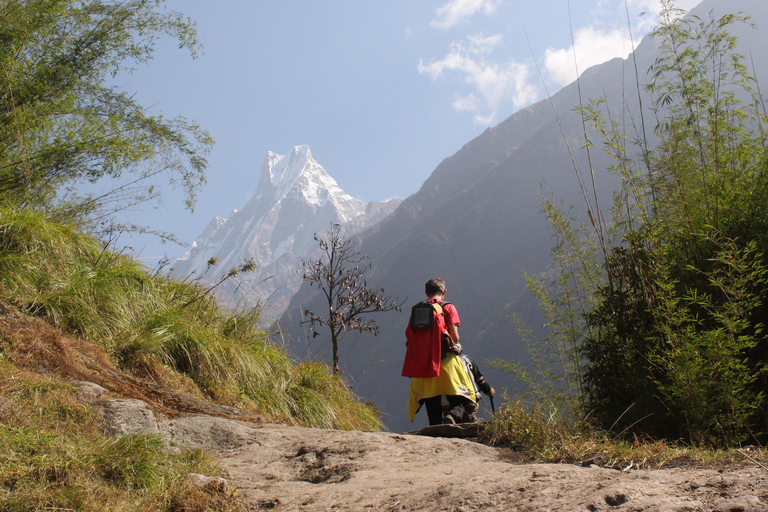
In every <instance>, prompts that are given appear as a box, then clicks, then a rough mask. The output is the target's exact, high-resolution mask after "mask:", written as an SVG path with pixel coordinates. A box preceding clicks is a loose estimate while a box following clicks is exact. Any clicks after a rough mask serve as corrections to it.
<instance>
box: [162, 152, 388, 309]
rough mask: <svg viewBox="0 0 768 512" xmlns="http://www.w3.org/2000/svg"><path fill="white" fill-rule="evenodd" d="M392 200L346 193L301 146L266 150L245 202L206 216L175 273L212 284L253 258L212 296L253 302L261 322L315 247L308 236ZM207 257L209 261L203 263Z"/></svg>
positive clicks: (383, 209)
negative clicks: (225, 213) (250, 267)
mask: <svg viewBox="0 0 768 512" xmlns="http://www.w3.org/2000/svg"><path fill="white" fill-rule="evenodd" d="M398 204H400V200H399V199H393V200H389V201H386V202H383V203H370V204H368V203H366V202H365V201H362V200H361V199H356V198H354V197H352V196H350V195H349V194H347V193H346V192H344V191H343V190H342V189H341V188H340V187H339V185H338V184H337V183H336V181H335V180H334V179H333V178H332V177H331V176H330V175H329V174H328V173H327V172H326V170H325V169H323V167H322V166H321V165H320V164H319V163H317V161H315V159H314V158H313V157H312V153H311V151H310V149H309V147H308V146H296V147H294V148H292V149H291V151H290V152H289V153H288V154H286V155H278V154H276V153H273V152H271V151H270V152H269V153H268V154H267V156H266V158H264V162H263V163H262V165H261V175H260V177H259V181H258V184H257V186H256V191H255V192H254V194H253V196H252V197H251V199H250V200H249V201H248V202H247V203H246V204H245V205H244V206H242V207H240V208H236V209H235V210H233V211H232V213H231V214H230V216H229V218H228V219H224V218H222V217H220V216H219V215H216V216H215V217H214V218H213V219H211V221H210V222H209V223H208V225H207V226H206V227H205V229H204V230H203V232H202V233H201V234H200V235H199V236H198V238H197V240H195V242H194V243H193V244H192V248H191V249H190V251H189V252H187V254H185V255H184V256H183V257H181V258H179V261H178V263H177V264H176V266H175V269H176V273H177V275H180V276H188V275H194V276H202V277H201V281H203V282H204V283H214V282H217V281H218V280H219V279H221V277H222V276H223V275H225V274H226V273H227V272H229V270H230V269H231V268H233V267H237V266H238V265H240V264H242V263H243V262H244V261H246V260H249V259H251V258H253V260H254V261H255V263H256V264H257V265H258V268H257V270H256V271H255V272H249V273H243V274H239V275H238V276H237V277H236V278H235V279H230V280H229V281H227V282H226V283H225V284H223V285H222V286H221V287H219V288H217V290H216V291H217V296H218V297H219V299H220V300H222V301H223V302H224V303H225V304H229V305H235V304H238V303H243V304H249V305H255V304H256V303H258V302H261V303H262V305H264V306H265V309H264V312H263V314H262V319H263V320H266V321H271V320H273V319H275V318H277V317H279V316H280V314H281V313H282V312H283V311H284V310H285V307H286V306H287V304H288V301H289V300H290V298H291V296H292V295H293V294H294V293H295V292H296V290H297V289H298V288H299V285H300V284H301V277H300V274H299V270H300V268H301V261H302V260H304V259H307V258H309V257H312V256H313V255H315V254H316V253H317V252H318V245H317V242H316V241H315V240H314V234H315V233H322V232H324V230H326V229H328V228H329V227H330V226H331V224H333V223H336V224H342V226H343V227H344V232H345V234H346V236H352V235H353V234H355V233H356V232H359V231H362V230H364V229H366V228H368V227H370V226H372V225H373V224H374V223H376V222H378V221H379V220H381V219H383V218H384V217H386V216H387V215H388V214H389V213H391V212H392V211H393V210H394V209H395V208H396V207H397V205H398ZM213 257H215V258H216V259H217V260H218V261H217V264H216V265H215V266H212V267H210V268H208V262H209V261H210V260H211V258H213ZM193 273H194V274H193Z"/></svg>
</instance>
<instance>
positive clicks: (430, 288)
mask: <svg viewBox="0 0 768 512" xmlns="http://www.w3.org/2000/svg"><path fill="white" fill-rule="evenodd" d="M424 292H425V293H426V294H427V297H434V296H435V295H438V294H441V293H444V292H445V281H443V280H442V279H440V278H438V277H433V278H432V279H430V280H429V281H427V284H425V285H424Z"/></svg>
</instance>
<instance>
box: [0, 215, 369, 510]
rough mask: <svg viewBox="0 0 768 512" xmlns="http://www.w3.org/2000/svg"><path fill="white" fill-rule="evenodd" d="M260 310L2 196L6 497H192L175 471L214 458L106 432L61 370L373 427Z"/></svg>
mask: <svg viewBox="0 0 768 512" xmlns="http://www.w3.org/2000/svg"><path fill="white" fill-rule="evenodd" d="M257 314H258V311H255V310H250V311H238V312H230V311H226V310H224V309H222V308H220V307H218V306H217V304H216V303H215V302H214V301H213V299H212V298H211V297H210V296H209V295H208V294H206V293H205V290H202V289H201V288H200V287H198V286H197V285H196V284H195V283H194V282H189V281H181V280H175V279H168V278H165V277H161V276H157V275H152V274H150V273H149V272H148V271H147V269H145V268H144V267H142V266H141V265H140V264H138V263H137V262H136V261H134V260H131V259H130V258H127V257H125V256H121V255H118V254H114V253H112V252H110V251H108V250H105V248H104V247H103V245H102V244H101V243H100V242H99V241H97V240H95V239H92V238H90V237H87V236H83V235H82V234H80V233H78V232H77V231H76V230H75V229H74V228H72V227H70V226H63V225H57V224H54V223H51V222H49V221H48V220H47V219H46V218H45V217H44V216H42V215H40V214H36V213H33V212H19V211H14V210H7V209H0V421H1V422H2V423H0V511H4V510H9V511H10V510H36V509H39V507H45V506H47V507H60V508H68V509H76V510H99V509H104V506H105V505H107V504H108V505H109V506H108V507H107V508H109V509H110V510H132V509H136V508H138V507H139V506H141V507H147V506H149V508H150V509H152V510H187V509H189V507H188V503H187V502H188V501H189V497H190V496H193V495H194V492H192V493H191V491H190V490H189V489H188V488H187V485H186V483H185V480H184V478H183V475H185V474H186V473H188V472H200V471H203V472H205V471H207V472H208V473H209V474H210V473H211V472H215V471H214V469H213V468H211V467H210V463H208V462H207V461H206V459H205V457H204V456H203V455H202V454H200V453H197V452H192V453H188V454H180V455H179V454H176V455H171V454H165V453H163V452H162V451H159V450H157V440H156V439H153V438H151V437H141V436H130V437H129V438H125V439H124V440H119V439H114V438H109V437H105V436H104V435H103V434H102V432H101V430H100V429H99V428H98V420H97V418H95V417H94V415H93V413H92V411H90V408H88V407H87V406H83V405H82V404H81V403H80V402H79V401H78V398H77V395H76V392H75V390H74V388H72V387H71V386H69V385H67V384H66V383H65V382H66V381H67V379H72V380H92V381H95V382H97V383H99V384H101V385H103V386H105V387H107V388H108V389H110V391H112V392H113V393H116V394H118V395H120V396H131V397H135V398H141V399H144V400H145V401H148V402H149V403H150V404H153V405H155V406H157V407H175V408H176V409H177V411H189V412H209V413H211V412H213V413H216V412H217V407H219V406H221V405H226V406H234V407H237V408H238V409H240V410H241V411H243V412H244V413H245V414H249V415H252V416H258V417H260V418H263V419H266V420H268V421H275V422H284V423H289V424H298V425H304V426H313V427H322V428H338V429H364V430H377V429H379V428H380V425H381V424H380V420H379V417H378V414H377V411H376V410H375V409H374V408H373V407H372V406H370V405H368V404H364V403H361V402H360V401H359V400H358V398H357V397H356V396H355V395H354V394H353V393H352V392H351V391H350V390H349V388H348V386H347V385H346V383H345V382H344V381H343V380H340V379H338V378H335V377H334V376H332V375H331V374H330V373H329V371H328V368H327V367H326V366H325V365H322V364H319V363H315V362H306V363H301V364H295V363H293V362H292V361H291V360H290V359H289V358H288V357H287V355H286V354H285V353H284V352H283V351H282V350H281V349H280V348H278V347H276V346H274V345H273V344H271V343H270V342H269V340H268V337H267V336H266V335H265V334H264V333H263V332H260V331H258V330H257V329H255V328H254V327H253V325H254V321H255V319H256V315H257ZM168 389H171V390H172V391H171V392H170V394H172V395H173V397H172V398H173V399H170V398H169V396H168V395H167V393H168V391H167V390H168ZM160 390H164V391H160ZM158 393H166V396H162V397H159V395H158ZM161 404H162V405H161ZM115 453H118V454H119V456H117V457H115V456H114V454H115ZM110 454H112V455H110ZM192 501H197V502H198V503H201V504H205V503H209V502H210V503H209V504H208V505H201V506H202V507H203V508H200V510H203V509H205V507H211V509H213V510H225V509H229V508H231V507H235V505H234V504H232V503H231V502H230V501H229V500H228V499H225V498H222V497H214V496H208V498H207V501H206V499H203V498H202V497H200V496H198V497H197V498H195V500H192ZM185 503H187V505H185ZM190 510H192V509H190Z"/></svg>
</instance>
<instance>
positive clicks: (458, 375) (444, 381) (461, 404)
mask: <svg viewBox="0 0 768 512" xmlns="http://www.w3.org/2000/svg"><path fill="white" fill-rule="evenodd" d="M424 292H425V293H426V295H427V302H430V303H438V304H439V305H440V306H441V309H442V318H443V320H444V331H443V333H441V334H442V339H443V340H444V342H443V350H442V356H441V357H440V361H439V369H438V370H437V375H435V376H429V377H417V376H414V374H411V373H410V372H409V369H410V368H413V367H415V366H417V362H416V361H412V360H409V357H414V356H412V355H409V354H421V352H417V351H414V350H413V349H414V347H413V346H412V347H410V349H409V351H408V352H407V353H406V361H405V363H404V366H403V375H405V376H411V377H412V378H411V390H410V397H409V400H408V412H409V415H410V419H411V421H413V418H414V416H415V414H416V412H417V411H418V410H419V409H420V408H421V406H422V405H424V407H425V408H426V410H427V417H428V418H429V424H430V425H437V424H440V423H449V424H453V423H459V422H462V421H467V418H469V417H471V416H472V415H473V414H474V413H475V412H476V411H477V397H476V390H475V389H474V386H473V383H472V378H471V376H469V375H468V374H467V371H466V369H465V368H464V365H463V363H462V362H461V359H460V358H459V357H458V355H459V354H460V353H461V352H462V349H461V345H460V344H459V325H460V320H459V312H458V311H457V310H456V307H455V306H454V305H453V304H451V303H450V302H445V294H446V292H447V290H446V287H445V281H443V280H442V279H438V278H433V279H430V280H429V281H427V283H426V285H425V286H424ZM441 324H442V323H441ZM441 328H442V325H441ZM406 339H408V343H409V344H413V343H416V342H417V341H416V335H415V334H414V331H413V330H412V329H411V327H410V322H409V327H408V329H406ZM420 357H424V356H422V355H420ZM442 396H445V397H446V398H447V400H448V412H447V414H446V415H445V417H443V407H442Z"/></svg>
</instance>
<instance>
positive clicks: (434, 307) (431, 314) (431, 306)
mask: <svg viewBox="0 0 768 512" xmlns="http://www.w3.org/2000/svg"><path fill="white" fill-rule="evenodd" d="M443 304H449V303H448V302H426V301H424V302H419V303H418V304H415V305H414V306H413V307H412V308H411V329H432V327H433V326H434V324H435V315H436V314H437V315H442V314H443Z"/></svg>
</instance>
